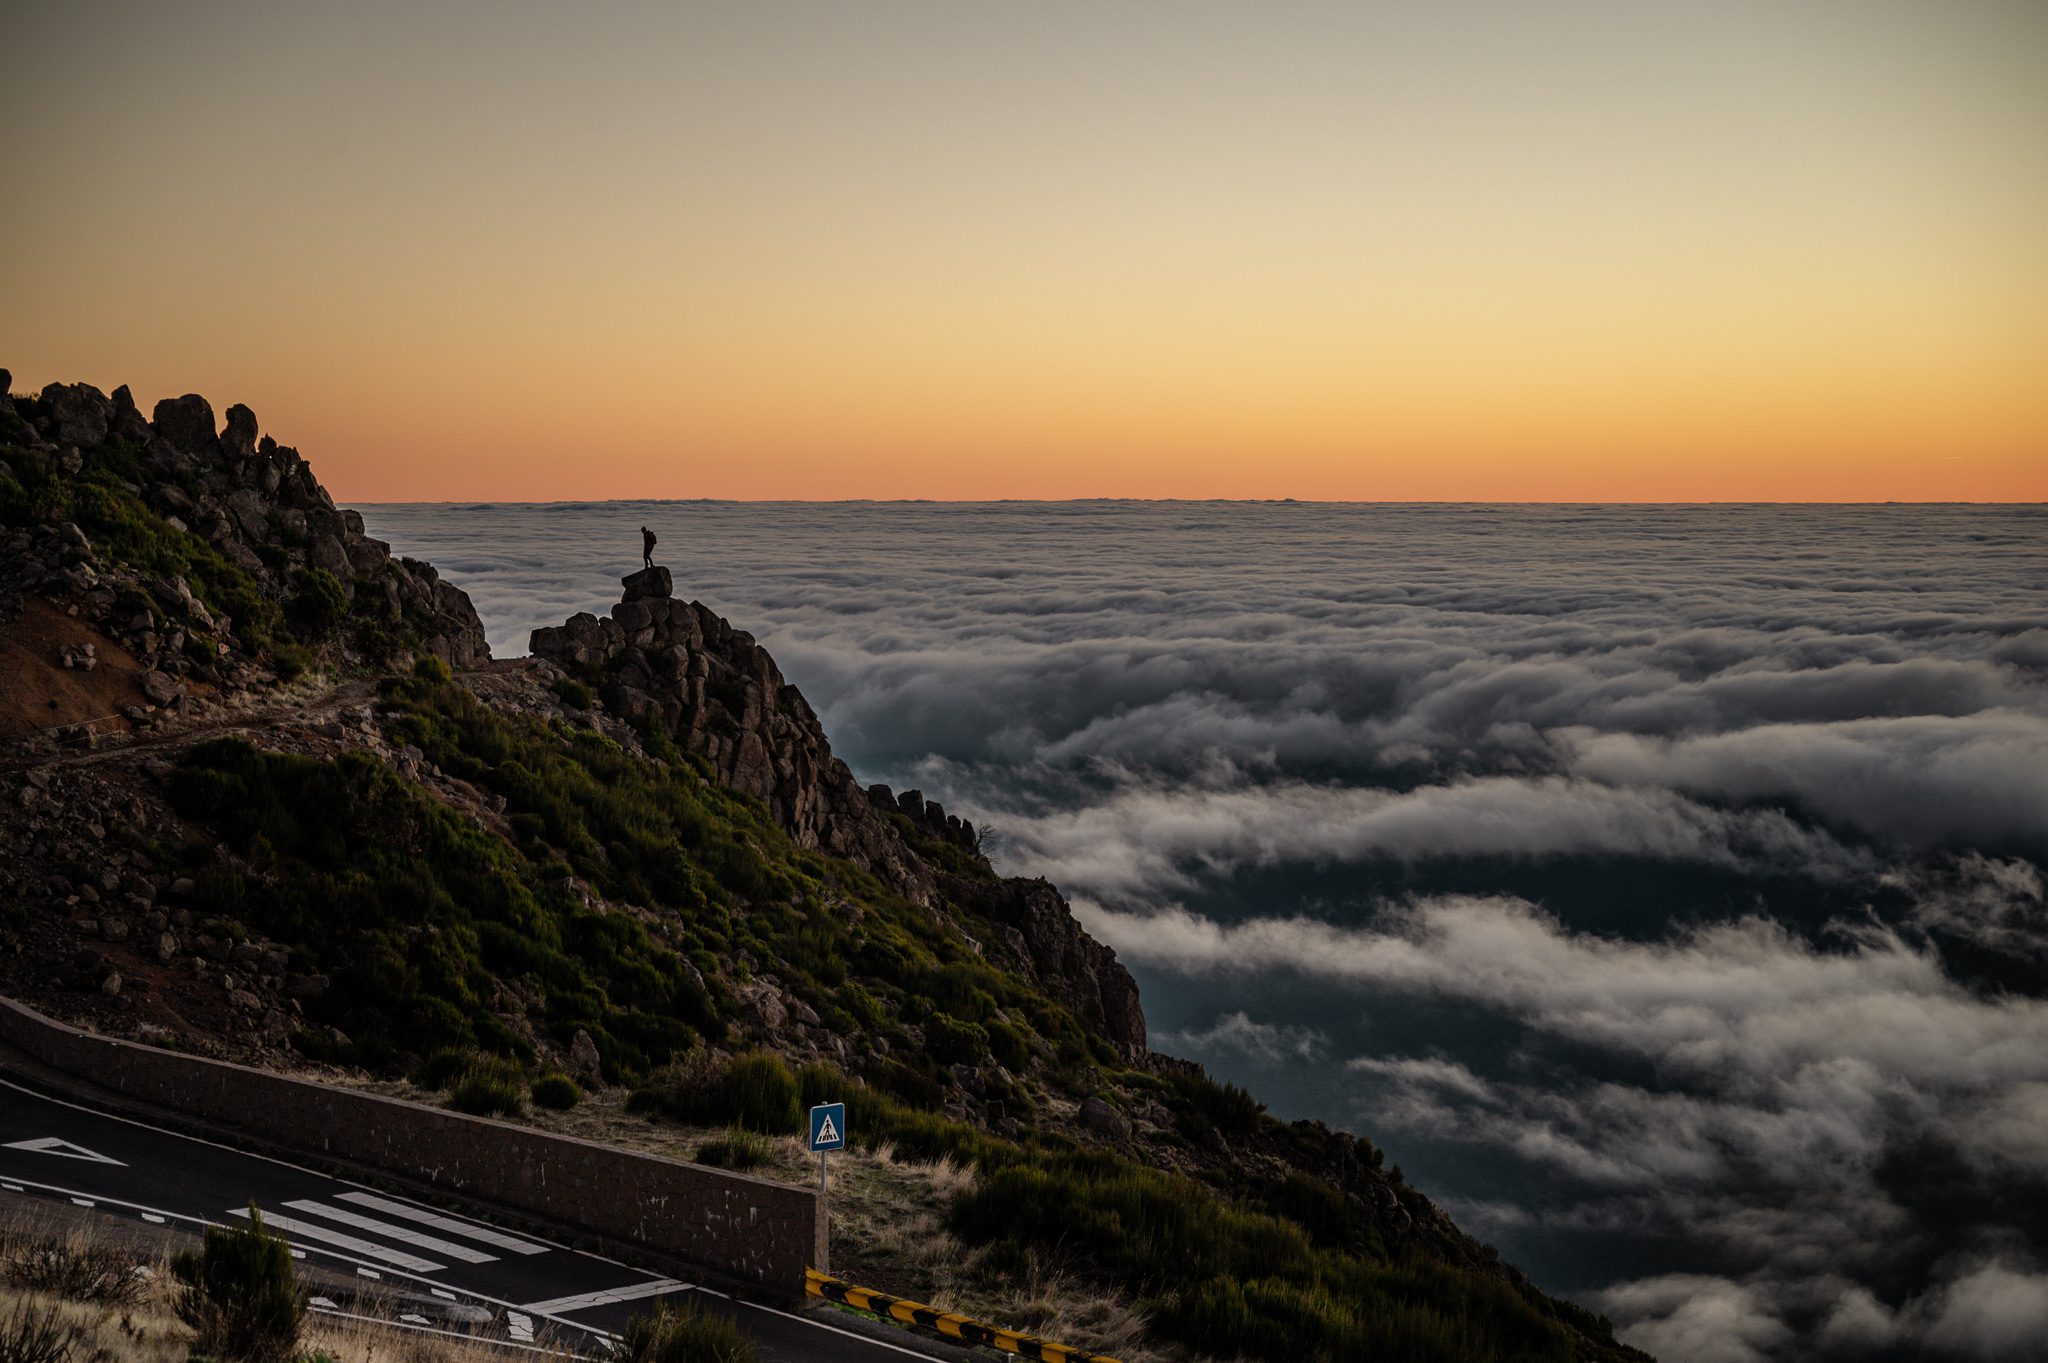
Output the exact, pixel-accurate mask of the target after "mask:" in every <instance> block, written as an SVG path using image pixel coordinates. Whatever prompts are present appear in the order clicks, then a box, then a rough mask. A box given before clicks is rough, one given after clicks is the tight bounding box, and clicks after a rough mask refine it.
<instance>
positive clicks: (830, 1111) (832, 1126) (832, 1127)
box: [811, 1103, 846, 1150]
mask: <svg viewBox="0 0 2048 1363" xmlns="http://www.w3.org/2000/svg"><path fill="white" fill-rule="evenodd" d="M845 1148H846V1104H844V1103H820V1104H818V1105H817V1106H816V1107H814V1108H812V1109H811V1149H813V1150H844V1149H845Z"/></svg>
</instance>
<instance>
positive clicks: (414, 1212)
mask: <svg viewBox="0 0 2048 1363" xmlns="http://www.w3.org/2000/svg"><path fill="white" fill-rule="evenodd" d="M340 1200H341V1201H343V1202H353V1203H355V1204H356V1205H357V1206H358V1207H368V1208H370V1209H371V1210H372V1211H378V1212H382V1213H384V1215H386V1216H396V1217H398V1218H400V1219H401V1220H405V1221H416V1222H418V1223H419V1224H420V1225H422V1226H432V1227H433V1228H434V1229H435V1230H438V1231H446V1232H447V1233H448V1234H450V1235H459V1236H461V1237H462V1238H463V1239H465V1240H476V1241H479V1242H480V1243H482V1244H486V1245H490V1246H491V1247H493V1248H495V1249H502V1250H505V1251H507V1252H508V1253H512V1254H546V1253H547V1252H548V1247H547V1246H546V1245H536V1244H534V1243H532V1242H531V1241H528V1240H519V1239H515V1238H514V1237H512V1236H510V1235H506V1234H505V1233H504V1232H502V1231H495V1230H492V1229H491V1228H490V1227H489V1226H479V1225H477V1224H476V1223H475V1222H473V1221H458V1220H456V1219H455V1218H454V1217H452V1216H442V1215H440V1214H439V1213H438V1212H430V1211H428V1210H426V1209H425V1208H424V1207H415V1206H413V1205H412V1204H411V1203H408V1202H394V1201H392V1200H391V1199H390V1198H388V1197H379V1196H377V1195H376V1194H375V1193H343V1194H341V1196H340Z"/></svg>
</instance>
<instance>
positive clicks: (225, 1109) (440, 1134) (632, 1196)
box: [0, 999, 826, 1293]
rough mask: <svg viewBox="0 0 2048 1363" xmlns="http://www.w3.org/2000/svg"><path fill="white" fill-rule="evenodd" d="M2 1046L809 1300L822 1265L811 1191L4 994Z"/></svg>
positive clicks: (178, 1108) (230, 1124) (272, 1140)
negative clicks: (203, 1047)
mask: <svg viewBox="0 0 2048 1363" xmlns="http://www.w3.org/2000/svg"><path fill="white" fill-rule="evenodd" d="M0 1040H4V1041H6V1042H8V1043H9V1044H11V1045H13V1046H14V1047H16V1048H17V1049H19V1050H21V1051H23V1052H26V1053H27V1054H28V1055H30V1056H32V1057H34V1058H35V1059H36V1060H38V1061H40V1062H41V1063H43V1064H45V1065H48V1066H50V1067H51V1068H53V1069H58V1070H62V1071H63V1072H65V1073H66V1074H71V1075H76V1076H77V1077H78V1078H80V1079H83V1080H86V1081H87V1082H89V1083H92V1084H94V1085H96V1086H98V1087H99V1088H102V1089H106V1090H109V1091H111V1092H113V1093H115V1094H118V1095H120V1096H122V1097H124V1098H131V1099H134V1100H136V1101H139V1102H144V1103H150V1104H154V1105H155V1106H158V1107H163V1108H168V1109H170V1110H172V1111H175V1112H180V1113H185V1114H187V1115H189V1116H192V1117H195V1118H198V1119H200V1120H201V1121H204V1122H207V1123H210V1124H213V1125H216V1126H221V1127H226V1128H229V1129H232V1130H235V1131H239V1132H243V1133H246V1134H247V1135H248V1136H250V1137H252V1138H254V1139H256V1140H259V1141H263V1142H265V1143H267V1144H269V1145H272V1146H277V1147H281V1148H283V1149H285V1150H294V1151H301V1152H305V1153H308V1154H320V1155H327V1156H331V1157H333V1158H335V1159H338V1160H343V1161H346V1162H348V1163H350V1164H354V1165H358V1166H362V1167H366V1168H370V1169H376V1170H378V1171H380V1172H383V1173H388V1174H391V1175H393V1176H395V1177H397V1178H401V1179H405V1180H408V1181H410V1182H413V1183H417V1184H422V1185H426V1186H430V1187H435V1188H446V1189H450V1190H452V1191H454V1192H458V1193H461V1194H462V1195H464V1196H466V1197H472V1198H476V1199H478V1200H480V1201H484V1202H494V1203H497V1204H498V1205H500V1206H503V1207H507V1208H511V1209H513V1210H516V1211H521V1212H526V1213H529V1214H531V1215H534V1216H539V1217H543V1218H545V1219H547V1220H550V1221H554V1222H557V1223H560V1224H562V1225H567V1226H574V1227H577V1228H579V1229H583V1230H587V1231H590V1232H592V1233H594V1234H597V1235H601V1236H604V1237H606V1238H608V1239H611V1240H615V1241H618V1242H620V1243H622V1244H631V1245H641V1246H645V1247H646V1248H647V1249H650V1250H653V1251H656V1252H657V1253H660V1254H663V1255H669V1256H673V1257H675V1258H679V1259H683V1260H687V1261H689V1262H691V1263H695V1264H699V1265H702V1266H703V1267H704V1268H706V1269H709V1270H710V1271H712V1272H714V1273H717V1274H721V1275H723V1276H725V1277H728V1278H735V1279H740V1280H743V1281H746V1282H751V1283H758V1284H760V1285H762V1286H764V1287H769V1288H772V1289H774V1290H776V1291H779V1292H787V1293H801V1292H802V1291H803V1285H804V1270H805V1269H806V1268H809V1267H819V1268H824V1267H826V1264H825V1245H824V1228H823V1226H822V1225H821V1224H820V1221H819V1217H818V1197H817V1194H816V1193H815V1192H813V1191H812V1190H810V1189H808V1188H796V1187H791V1186H790V1185H788V1184H783V1183H771V1182H769V1181H768V1180H766V1179H759V1178H750V1177H748V1176H747V1175H744V1174H729V1173H726V1172H724V1171H722V1170H717V1169H708V1168H705V1167H704V1166H702V1165H696V1164H684V1163H682V1162H681V1161H679V1160H669V1159H662V1158H660V1157H659V1156H655V1155H642V1154H635V1153H633V1152H631V1151H626V1150H616V1149H613V1148H612V1147H610V1146H604V1145H597V1144H595V1143H593V1142H590V1141H584V1140H577V1139H575V1138H573V1137H569V1136H555V1135H549V1134H547V1133H545V1132H540V1131H534V1130H531V1129H529V1128H526V1127H521V1126H514V1125H511V1124H510V1123H507V1122H497V1121H492V1120H490V1119H488V1118H484V1117H468V1116H464V1115H462V1114H461V1113H456V1112H448V1111H444V1110H442V1109H440V1108H433V1107H426V1106H424V1105H422V1104H419V1103H408V1102H404V1101H401V1100H399V1099H395V1098H384V1097H379V1096H377V1095H375V1094H370V1093H359V1092H356V1091H353V1090H350V1089H341V1088H333V1087H330V1086H328V1085H325V1084H317V1083H313V1082H311V1081H309V1080H304V1079H294V1078H290V1077H288V1076H285V1075H281V1074H271V1073H268V1072H267V1071H264V1070H256V1069H250V1068H248V1067H247V1066H243V1065H230V1064H226V1063H224V1062H222V1061H218V1060H205V1059H201V1058H199V1057H197V1056H189V1055H179V1054H177V1053H175V1052H172V1051H164V1050H158V1049H157V1048H155V1047H153V1046H142V1045H137V1044H135V1043H133V1042H127V1041H117V1040H114V1039H112V1038H110V1037H101V1036H94V1035H92V1034H91V1033H88V1032H81V1031H79V1030H78V1029H76V1028H74V1027H68V1026H66V1025H65V1024H63V1023H61V1022H57V1021H55V1020H54V1019H51V1018H47V1017H44V1016H43V1015H42V1014H41V1013H38V1012H36V1011H35V1010H34V1009H32V1008H28V1007H25V1006H23V1005H22V1004H19V1003H16V1002H14V1001H13V1000H11V999H0Z"/></svg>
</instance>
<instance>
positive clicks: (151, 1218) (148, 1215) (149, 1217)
mask: <svg viewBox="0 0 2048 1363" xmlns="http://www.w3.org/2000/svg"><path fill="white" fill-rule="evenodd" d="M142 1219H143V1220H144V1221H148V1222H150V1223H151V1224H153V1225H158V1226H161V1225H164V1224H165V1222H164V1219H163V1218H162V1217H161V1216H158V1215H157V1214H156V1213H155V1212H144V1213H143V1214H142Z"/></svg>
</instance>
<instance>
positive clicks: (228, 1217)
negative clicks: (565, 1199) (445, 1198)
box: [0, 1077, 958, 1363]
mask: <svg viewBox="0 0 2048 1363" xmlns="http://www.w3.org/2000/svg"><path fill="white" fill-rule="evenodd" d="M36 1198H43V1199H50V1200H54V1201H57V1202H62V1203H66V1204H70V1205H76V1206H80V1207H91V1208H93V1209H95V1210H97V1211H99V1212H102V1213H112V1214H114V1215H129V1216H134V1217H137V1218H139V1219H141V1220H143V1221H146V1222H150V1223H152V1224H155V1225H162V1226H167V1227H171V1228H177V1229H183V1230H186V1231H196V1230H197V1229H198V1228H199V1227H201V1226H213V1225H231V1224H235V1223H237V1222H240V1221H242V1220H243V1219H245V1218H246V1216H247V1214H248V1207H249V1204H250V1202H252V1201H253V1202H255V1203H256V1205H257V1206H258V1207H259V1208H260V1209H261V1210H262V1213H263V1219H264V1221H265V1223H266V1224H268V1225H269V1226H271V1227H272V1228H273V1229H275V1230H277V1231H278V1232H279V1233H280V1234H282V1235H283V1236H284V1237H285V1238H286V1239H287V1240H289V1241H290V1242H291V1245H292V1250H293V1253H294V1255H296V1256H297V1257H300V1258H304V1259H306V1260H307V1261H308V1262H309V1263H315V1264H318V1265H320V1266H322V1267H324V1268H327V1269H329V1270H331V1271H338V1272H340V1273H342V1274H345V1275H351V1276H353V1277H356V1278H359V1279H363V1280H374V1281H375V1282H377V1283H379V1284H382V1285H384V1286H387V1287H390V1288H392V1289H395V1290H399V1291H405V1292H409V1293H413V1294H417V1295H419V1296H421V1297H426V1298H431V1299H432V1300H434V1301H439V1302H446V1303H450V1304H451V1305H453V1306H467V1307H471V1308H478V1309H480V1311H481V1312H485V1313H488V1316H489V1324H488V1325H481V1326H475V1327H470V1326H455V1325H453V1323H452V1322H451V1321H450V1320H449V1319H448V1317H447V1316H446V1315H443V1314H441V1313H440V1312H436V1311H425V1312H416V1313H414V1314H415V1315H417V1316H418V1319H417V1320H411V1321H407V1322H406V1323H407V1324H411V1325H414V1326H415V1327H416V1328H422V1329H449V1328H461V1329H475V1330H476V1331H477V1332H478V1333H481V1334H486V1335H489V1336H491V1337H493V1338H497V1339H501V1340H509V1341H514V1342H522V1343H523V1342H527V1341H531V1340H534V1339H535V1338H536V1336H538V1337H539V1338H541V1339H543V1340H546V1339H548V1338H550V1337H552V1338H554V1339H555V1340H556V1341H558V1342H560V1343H566V1344H569V1345H570V1346H571V1347H575V1348H578V1349H585V1348H588V1347H594V1346H596V1345H597V1344H599V1343H601V1342H602V1341H603V1339H604V1337H605V1336H606V1334H607V1333H609V1332H611V1331H615V1330H617V1329H618V1328H619V1327H621V1326H622V1325H624V1324H625V1323H626V1321H627V1320H628V1319H630V1318H631V1317H632V1316H633V1315H634V1314H635V1313H636V1312H640V1311H644V1310H646V1309H648V1308H649V1307H651V1306H652V1305H653V1304H654V1303H656V1302H658V1301H670V1302H682V1301H685V1300H691V1301H695V1302H697V1303H698V1304H700V1305H701V1306H703V1307H705V1308H707V1309H711V1310H716V1311H720V1312H722V1313H724V1314H728V1315H732V1316H735V1317H736V1318H737V1319H738V1321H739V1323H740V1325H741V1327H742V1328H743V1329H745V1330H746V1331H747V1332H748V1333H749V1334H751V1335H753V1336H754V1338H755V1341H756V1342H757V1344H758V1345H759V1347H760V1352H761V1358H762V1360H763V1363H814V1361H815V1363H904V1360H905V1359H926V1360H934V1361H936V1363H944V1360H946V1359H949V1358H957V1357H958V1355H957V1354H953V1353H951V1352H947V1353H940V1352H936V1351H930V1352H928V1351H926V1350H925V1349H924V1348H923V1347H921V1346H920V1345H919V1343H918V1342H917V1341H916V1340H914V1339H911V1338H909V1337H907V1336H906V1337H905V1338H904V1339H903V1340H902V1341H901V1342H889V1341H883V1340H877V1339H870V1338H866V1337H864V1336H863V1335H861V1334H858V1333H855V1332H854V1331H852V1330H849V1329H846V1328H843V1327H842V1326H840V1325H839V1324H836V1323H834V1322H833V1321H831V1320H821V1319H817V1318H814V1317H811V1316H802V1315H797V1314H794V1313H792V1312H788V1311H781V1310H777V1309H776V1308H774V1307H769V1306H764V1305H761V1304H758V1303H754V1302H744V1301H735V1300H733V1299H731V1298H729V1297H727V1296H725V1295H724V1294H722V1293H717V1292H714V1291H712V1290H710V1289H708V1288H701V1287H697V1286H694V1285H692V1284H690V1283H687V1282H681V1281H678V1280H676V1279H674V1278H665V1277H662V1276H659V1275H657V1274H654V1273H648V1272H644V1271H642V1270H640V1269H635V1268H631V1267H628V1266H627V1265H625V1264H621V1263H617V1262H615V1261H613V1260H610V1259H606V1258H603V1257H601V1256H598V1255H594V1254H585V1253H581V1252H579V1251H576V1250H572V1249H568V1248H566V1247H564V1246H561V1245H557V1244H554V1243H552V1242H550V1241H547V1240H544V1239H541V1238H540V1237H538V1236H532V1235H526V1234H523V1233H513V1232H509V1231H506V1230H503V1229H501V1228H499V1227H496V1226H492V1225H490V1224H488V1223H486V1222H482V1221H478V1220H476V1219H474V1218H472V1217H464V1216H458V1215H455V1214H454V1213H452V1212H448V1211H445V1210H442V1209H440V1208H437V1207H433V1206H431V1205H429V1204H426V1203H422V1202H419V1201H416V1200H413V1199H410V1198H404V1197H398V1196H394V1195H392V1194H390V1193H386V1192H383V1191H381V1190H378V1189H374V1188H368V1187H364V1186H362V1185H360V1184H355V1183H350V1182H347V1181H346V1180H343V1179H337V1178H332V1177H329V1176H328V1175H326V1174H320V1173H315V1172H313V1171H312V1170H309V1169H301V1168H299V1167H297V1166H295V1165H291V1164H286V1163H282V1162H280V1161H277V1160H271V1159H265V1158H263V1157H261V1156H258V1155H251V1154H248V1153H246V1152H244V1151H240V1150H235V1149H231V1148H229V1147H227V1146H223V1145H217V1144H214V1143H212V1142H208V1141H203V1140H196V1139H194V1138H192V1137H189V1136H181V1135H178V1134H176V1133H174V1132H169V1131H164V1130H160V1129H158V1128H156V1127H153V1126H150V1125H147V1124H146V1123H143V1122H140V1121H133V1120H129V1119H127V1118H121V1117H112V1116H109V1115H107V1114H105V1113H102V1112H97V1111H93V1110H92V1109H89V1108H84V1107H80V1106H78V1105H77V1104H74V1103H68V1102H64V1101H62V1100H60V1099H56V1098H52V1097H49V1096H47V1095H45V1094H43V1093H40V1092H37V1091H35V1090H33V1089H29V1088H24V1087H22V1086H21V1085H19V1084H17V1083H14V1082H12V1081H11V1080H9V1079H6V1078H4V1077H0V1210H4V1209H5V1207H6V1206H7V1205H8V1203H9V1202H11V1201H15V1200H18V1199H36ZM341 1295H342V1294H338V1293H337V1294H335V1295H334V1296H323V1295H320V1294H318V1293H316V1297H315V1302H314V1306H315V1309H317V1310H327V1311H332V1312H340V1313H345V1312H346V1311H347V1310H348V1307H349V1303H348V1302H347V1301H345V1300H337V1297H339V1296H341ZM453 1314H458V1315H460V1314H467V1315H469V1316H470V1317H472V1318H475V1317H476V1316H477V1315H478V1310H471V1311H469V1312H456V1313H453Z"/></svg>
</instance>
